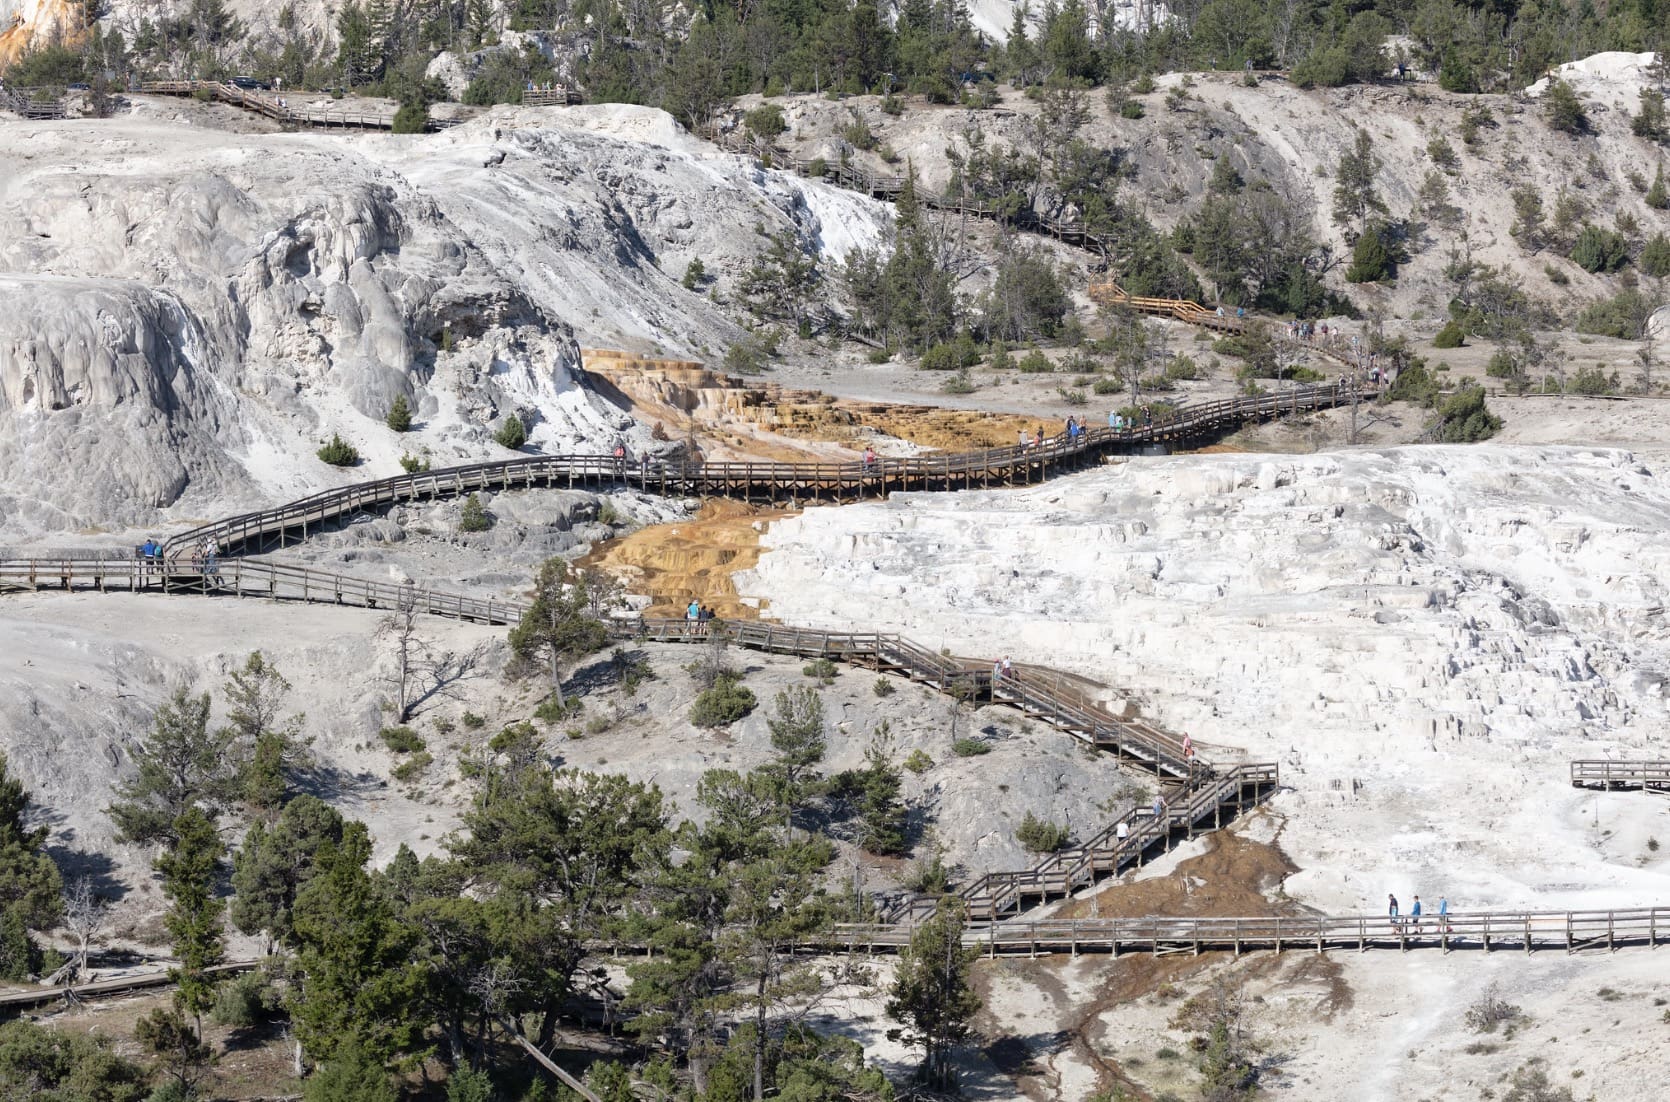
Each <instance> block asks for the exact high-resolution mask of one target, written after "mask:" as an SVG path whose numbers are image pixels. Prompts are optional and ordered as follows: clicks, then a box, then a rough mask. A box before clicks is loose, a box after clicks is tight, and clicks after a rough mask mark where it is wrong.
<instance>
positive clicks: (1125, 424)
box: [1108, 406, 1154, 432]
mask: <svg viewBox="0 0 1670 1102" xmlns="http://www.w3.org/2000/svg"><path fill="white" fill-rule="evenodd" d="M1139 424H1140V425H1141V426H1142V427H1143V428H1145V429H1146V428H1152V427H1153V424H1154V410H1153V408H1152V407H1150V406H1143V407H1142V417H1141V418H1140V419H1139V418H1136V417H1126V416H1125V415H1124V414H1123V413H1120V412H1119V411H1118V410H1112V411H1110V412H1109V413H1108V428H1110V429H1112V430H1113V431H1115V432H1130V431H1131V430H1132V429H1134V428H1136V427H1137V426H1138V425H1139Z"/></svg>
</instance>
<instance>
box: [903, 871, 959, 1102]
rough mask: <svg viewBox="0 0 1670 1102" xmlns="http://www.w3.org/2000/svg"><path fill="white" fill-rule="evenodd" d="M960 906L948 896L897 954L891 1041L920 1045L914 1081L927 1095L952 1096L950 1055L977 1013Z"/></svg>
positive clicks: (953, 1074) (954, 1085)
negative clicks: (934, 1092) (896, 1025)
mask: <svg viewBox="0 0 1670 1102" xmlns="http://www.w3.org/2000/svg"><path fill="white" fill-rule="evenodd" d="M962 908H963V904H962V901H961V900H958V899H955V898H953V897H946V898H944V899H941V900H940V903H939V909H938V910H936V911H935V912H934V916H933V917H932V918H930V919H928V921H927V922H925V923H923V924H922V925H921V926H920V927H918V928H917V930H916V932H915V933H914V934H912V935H911V939H910V946H909V948H907V949H905V951H904V952H902V953H900V954H899V966H898V969H897V970H896V972H895V973H894V977H895V978H894V980H893V987H892V990H891V991H890V992H889V998H888V1000H887V1016H888V1017H889V1018H892V1019H893V1020H894V1021H896V1022H898V1023H899V1028H897V1029H890V1030H888V1031H887V1036H888V1039H889V1040H894V1041H898V1040H903V1041H905V1042H906V1043H908V1044H913V1045H920V1046H921V1047H922V1052H923V1058H922V1067H921V1070H920V1071H919V1072H918V1076H917V1077H918V1078H919V1079H920V1080H921V1081H922V1082H923V1084H924V1085H926V1086H927V1087H928V1089H930V1090H941V1091H950V1092H955V1091H956V1089H957V1069H956V1067H955V1066H954V1065H953V1064H952V1063H951V1056H952V1054H953V1053H954V1052H955V1051H956V1049H957V1047H958V1046H960V1045H961V1044H962V1043H963V1042H964V1041H966V1040H967V1039H968V1036H969V1021H970V1020H971V1019H972V1018H973V1017H974V1015H975V1014H976V1013H978V1012H979V1010H980V1006H981V1002H980V996H979V995H978V994H977V993H976V992H975V991H974V988H973V987H972V986H971V985H970V984H969V977H968V972H969V966H970V964H972V962H973V960H974V956H975V952H974V950H971V949H968V948H965V947H964V946H963V922H964V917H963V910H962Z"/></svg>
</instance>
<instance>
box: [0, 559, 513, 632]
mask: <svg viewBox="0 0 1670 1102" xmlns="http://www.w3.org/2000/svg"><path fill="white" fill-rule="evenodd" d="M43 589H44V590H53V589H57V590H92V591H96V592H99V593H155V594H188V595H189V594H196V595H201V596H219V597H258V598H266V599H269V600H275V601H304V602H307V603H310V604H332V605H346V606H348V607H351V608H367V609H378V610H383V611H389V612H393V611H396V610H398V609H402V608H406V607H411V608H415V609H416V610H417V611H418V612H421V613H425V614H427V615H431V616H444V617H447V618H449V619H453V620H469V621H473V622H475V623H480V624H513V623H515V622H516V621H517V620H519V619H521V617H522V612H523V611H524V610H525V609H526V608H527V606H526V605H525V604H524V603H522V602H518V601H505V600H499V599H496V598H491V597H467V596H463V595H461V594H457V593H443V592H441V591H438V590H434V589H430V588H429V587H427V586H417V585H401V584H398V583H395V582H376V581H371V580H370V579H367V578H356V577H354V576H352V575H349V574H333V573H328V572H326V571H322V570H312V569H309V568H307V567H303V566H293V565H290V564H288V563H276V562H270V561H268V560H265V559H242V558H231V559H222V560H219V561H218V562H216V563H215V565H214V568H213V570H212V572H210V571H207V570H205V569H204V568H203V567H202V566H200V565H197V564H194V563H192V562H191V561H190V560H188V559H184V558H181V559H175V560H172V561H168V560H164V561H161V562H154V563H147V562H142V561H140V560H138V559H135V558H134V557H133V556H132V554H131V552H130V553H126V554H121V555H112V556H105V557H96V556H80V555H70V554H64V555H59V556H57V557H55V558H29V559H0V592H4V591H12V592H17V591H25V590H26V591H39V590H43Z"/></svg>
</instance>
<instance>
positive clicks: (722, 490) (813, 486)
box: [167, 385, 1357, 558]
mask: <svg viewBox="0 0 1670 1102" xmlns="http://www.w3.org/2000/svg"><path fill="white" fill-rule="evenodd" d="M1355 393H1357V392H1356V391H1354V390H1352V389H1351V388H1350V387H1346V386H1337V385H1324V386H1306V387H1295V388H1293V389H1291V390H1287V391H1282V392H1279V393H1275V394H1261V395H1257V396H1248V397H1236V398H1223V399H1219V400H1217V401H1212V402H1204V403H1200V404H1198V405H1193V406H1183V407H1180V408H1178V409H1177V410H1175V411H1173V412H1172V413H1171V414H1170V415H1168V416H1165V417H1162V418H1160V419H1158V420H1156V421H1155V422H1154V423H1153V424H1152V425H1145V426H1140V427H1136V428H1129V429H1124V430H1120V431H1115V430H1113V429H1110V428H1106V427H1091V428H1087V429H1086V430H1085V432H1084V434H1083V435H1081V436H1080V437H1079V438H1078V439H1076V440H1069V439H1068V438H1067V437H1066V436H1065V435H1058V436H1055V437H1053V438H1051V439H1048V440H1046V441H1044V443H1043V445H1042V446H1028V447H1025V448H1021V447H1007V448H986V449H983V450H980V451H972V452H953V453H944V454H935V455H925V456H919V457H915V458H908V459H877V460H875V461H874V462H871V463H868V464H866V463H862V462H851V463H775V462H765V461H761V462H734V463H731V462H727V463H664V462H648V463H645V462H643V461H641V460H640V461H636V462H634V461H631V460H621V459H616V458H615V457H614V456H610V455H548V456H544V455H542V456H531V457H527V458H522V459H506V460H502V461H495V462H489V463H471V464H466V465H463V466H457V467H448V468H445V469H442V470H434V471H422V472H418V473H415V474H402V475H395V476H393V477H390V478H382V479H375V480H372V481H369V482H361V483H357V484H355V485H352V486H345V487H342V488H340V489H335V490H325V491H323V492H321V493H317V494H313V495H312V496H310V497H304V498H301V499H300V500H298V501H292V502H289V503H287V504H284V505H280V506H277V507H275V508H272V509H264V510H260V511H257V512H252V513H242V514H240V515H238V516H234V517H227V518H225V519H223V520H217V521H214V522H212V523H209V524H205V525H202V526H200V527H197V528H194V529H192V530H190V531H188V532H185V533H182V534H180V535H178V536H175V537H173V538H172V539H170V540H168V541H167V553H168V555H169V557H170V558H178V557H179V556H181V555H189V554H191V553H192V552H193V551H195V550H196V548H197V547H198V546H199V545H201V544H202V542H203V541H204V540H205V539H213V540H214V541H215V542H216V543H217V544H218V545H219V547H220V549H221V551H222V552H223V553H227V554H230V553H234V552H240V551H254V552H258V551H262V550H266V549H267V548H270V547H274V546H283V545H284V544H286V543H290V542H294V541H297V540H303V539H306V538H308V537H309V536H310V535H312V534H313V533H315V532H317V531H318V530H319V529H320V528H322V527H325V526H327V525H330V524H334V523H337V522H338V521H340V520H342V519H343V518H345V517H350V516H353V515H355V514H357V513H362V512H369V511H375V510H381V509H386V508H388V507H390V506H392V505H395V504H398V503H400V502H407V501H431V500H435V499H437V498H446V497H462V496H463V495H465V494H469V493H473V492H476V491H483V490H486V491H495V492H496V491H500V490H518V489H533V488H561V489H600V488H613V487H620V488H625V489H631V490H641V491H643V492H645V493H652V494H660V495H663V496H678V497H727V498H735V499H739V500H744V501H751V502H760V503H773V504H775V503H782V504H799V503H803V502H808V501H843V502H845V501H860V500H864V499H866V498H879V497H885V496H886V495H888V494H891V493H895V492H899V491H911V490H965V489H984V488H989V487H1003V486H1024V485H1031V484H1034V483H1038V482H1042V481H1044V480H1046V479H1049V478H1052V477H1055V476H1057V475H1061V474H1066V473H1069V472H1072V471H1077V470H1082V469H1084V468H1085V467H1088V466H1091V465H1093V464H1095V463H1098V462H1100V461H1101V460H1102V459H1103V458H1104V457H1105V456H1109V455H1125V454H1131V453H1135V452H1139V451H1142V450H1144V449H1147V448H1152V447H1155V446H1181V445H1185V444H1189V443H1191V442H1196V441H1200V440H1204V439H1211V438H1215V437H1216V436H1219V435H1221V434H1222V433H1224V432H1225V431H1227V430H1229V429H1232V428H1235V427H1239V426H1241V425H1245V424H1250V423H1254V422H1257V421H1265V420H1271V419H1274V418H1278V417H1286V416H1291V415H1295V414H1298V413H1302V412H1305V411H1308V410H1318V409H1329V408H1332V407H1334V406H1339V405H1349V404H1350V402H1351V399H1352V396H1353V394H1355Z"/></svg>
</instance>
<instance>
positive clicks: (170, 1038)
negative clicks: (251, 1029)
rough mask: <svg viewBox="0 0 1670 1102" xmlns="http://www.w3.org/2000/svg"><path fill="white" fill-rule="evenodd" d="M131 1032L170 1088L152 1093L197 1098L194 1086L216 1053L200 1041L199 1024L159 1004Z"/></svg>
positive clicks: (209, 1065) (200, 1027)
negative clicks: (150, 1056)
mask: <svg viewBox="0 0 1670 1102" xmlns="http://www.w3.org/2000/svg"><path fill="white" fill-rule="evenodd" d="M133 1032H134V1038H135V1039H136V1040H138V1042H139V1043H140V1044H141V1045H143V1046H144V1047H145V1049H146V1050H147V1051H148V1052H150V1053H151V1055H153V1056H155V1057H156V1058H157V1065H158V1067H159V1068H160V1069H161V1071H162V1073H163V1075H164V1076H166V1077H167V1079H168V1080H169V1084H168V1086H169V1088H172V1089H171V1090H159V1091H157V1092H156V1093H155V1094H153V1095H152V1096H151V1097H152V1098H157V1097H163V1098H169V1097H172V1098H181V1099H191V1098H196V1097H197V1086H198V1084H199V1083H201V1082H202V1081H203V1078H204V1076H206V1075H207V1074H208V1071H209V1068H210V1067H211V1066H212V1065H213V1064H214V1057H215V1054H214V1049H212V1048H210V1047H209V1046H208V1045H206V1044H204V1043H203V1030H202V1026H201V1024H199V1025H197V1026H193V1025H192V1023H191V1022H189V1021H187V1020H186V1017H185V1015H184V1014H182V1013H180V1011H179V1010H177V1009H175V1008H173V1007H170V1008H167V1009H163V1008H161V1007H158V1008H157V1009H155V1010H153V1011H151V1012H150V1013H149V1014H147V1015H146V1016H145V1017H143V1018H141V1019H139V1021H138V1022H136V1023H135V1025H134V1031H133ZM71 1097H86V1096H82V1095H74V1096H71ZM93 1097H103V1096H102V1095H94V1096H93Z"/></svg>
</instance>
